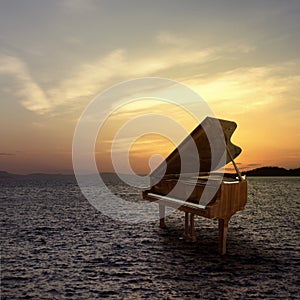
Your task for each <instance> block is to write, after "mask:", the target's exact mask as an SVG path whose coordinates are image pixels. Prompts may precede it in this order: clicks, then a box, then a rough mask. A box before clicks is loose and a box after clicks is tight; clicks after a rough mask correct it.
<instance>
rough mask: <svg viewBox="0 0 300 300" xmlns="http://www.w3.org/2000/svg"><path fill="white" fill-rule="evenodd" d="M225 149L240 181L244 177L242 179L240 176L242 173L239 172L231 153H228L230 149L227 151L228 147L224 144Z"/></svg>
mask: <svg viewBox="0 0 300 300" xmlns="http://www.w3.org/2000/svg"><path fill="white" fill-rule="evenodd" d="M226 150H227V153H228V155H229V157H230V159H231V162H232V164H233V166H234V168H235V171H236V173H237V175H238V177H239V180H240V181H243V180H244V179H243V177H242V175H241V173H240V171H239V169H238V167H237V166H236V164H235V162H234V159H233V157H232V155H231V153H230V151H229V149H228V147H227V146H226Z"/></svg>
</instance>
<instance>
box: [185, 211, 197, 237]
mask: <svg viewBox="0 0 300 300" xmlns="http://www.w3.org/2000/svg"><path fill="white" fill-rule="evenodd" d="M194 217H195V215H194V214H189V213H188V212H186V213H185V218H184V238H185V240H186V241H192V242H196V241H197V238H196V235H195V220H194Z"/></svg>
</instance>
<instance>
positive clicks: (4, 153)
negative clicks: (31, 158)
mask: <svg viewBox="0 0 300 300" xmlns="http://www.w3.org/2000/svg"><path fill="white" fill-rule="evenodd" d="M14 155H16V154H15V153H10V152H0V156H14Z"/></svg>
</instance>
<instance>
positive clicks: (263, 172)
mask: <svg viewBox="0 0 300 300" xmlns="http://www.w3.org/2000/svg"><path fill="white" fill-rule="evenodd" d="M242 174H243V175H246V176H250V177H251V176H300V168H296V169H289V170H288V169H285V168H279V167H262V168H257V169H254V170H250V171H246V172H242ZM87 176H91V177H93V176H94V175H87ZM126 176H129V177H130V175H126ZM67 177H68V178H69V179H72V180H75V175H64V174H45V173H34V174H28V175H20V174H13V173H8V172H6V171H0V180H9V179H17V180H27V179H29V180H30V179H42V180H59V179H60V178H67ZM101 177H102V179H103V181H104V182H105V183H111V184H118V183H120V182H122V180H121V179H120V178H119V177H118V175H117V174H115V173H102V174H101Z"/></svg>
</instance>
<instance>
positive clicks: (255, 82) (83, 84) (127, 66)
mask: <svg viewBox="0 0 300 300" xmlns="http://www.w3.org/2000/svg"><path fill="white" fill-rule="evenodd" d="M157 38H158V39H159V40H160V42H164V43H169V44H170V43H171V44H172V43H183V39H181V38H179V37H176V36H174V35H171V34H169V33H167V32H162V33H160V34H159V35H158V37H157ZM225 48H226V49H220V48H207V49H202V50H195V49H193V47H169V48H168V51H166V50H163V51H161V52H160V53H159V54H156V55H154V54H152V53H150V54H148V55H145V56H143V57H132V56H131V55H129V53H128V52H127V51H126V50H124V49H115V50H113V51H111V52H109V53H107V54H106V55H103V56H101V57H99V58H97V59H94V60H91V61H89V62H84V63H81V64H79V65H78V66H76V67H74V68H73V70H71V71H70V75H69V77H68V78H65V79H63V80H61V81H60V83H58V84H57V85H56V86H52V87H49V88H47V89H43V88H42V87H41V86H40V85H39V83H38V81H37V80H36V79H35V78H33V76H32V75H31V73H30V69H29V67H28V66H27V64H26V63H25V62H24V61H22V60H21V59H20V58H17V57H12V56H7V55H2V56H0V74H9V75H14V76H15V77H16V78H17V79H18V81H19V82H20V89H19V90H18V91H16V92H15V93H16V96H17V97H19V99H20V102H21V104H22V105H23V106H24V107H25V108H26V109H28V110H31V111H34V112H36V113H38V114H45V113H49V112H50V113H53V112H54V111H57V110H58V109H59V107H60V106H62V105H69V106H70V107H78V106H80V107H82V106H83V105H85V104H86V103H87V102H88V101H89V100H90V99H91V98H92V97H94V96H95V95H96V94H97V93H98V92H100V91H101V90H103V89H104V88H106V87H108V86H110V85H111V84H114V83H116V82H120V81H122V80H127V79H132V78H136V77H144V76H157V75H158V74H160V73H162V72H164V71H166V70H170V69H172V68H174V67H178V68H182V67H186V66H195V65H201V64H207V63H209V62H212V61H216V60H218V59H221V58H222V55H223V56H224V55H226V53H229V52H233V51H237V53H247V52H249V51H253V50H254V48H253V47H251V46H247V45H244V44H242V43H237V44H236V45H231V46H230V45H229V46H228V45H227V46H226V47H225ZM287 69H288V66H287V65H281V66H277V65H271V66H262V67H251V68H237V69H234V70H230V71H226V72H223V73H217V74H215V75H214V76H210V77H207V78H206V77H204V76H203V74H200V75H198V76H196V77H194V78H184V79H182V80H181V79H180V78H179V77H178V79H179V80H180V81H181V82H184V83H187V84H188V85H189V86H191V87H192V88H194V89H195V91H198V92H199V94H200V95H201V96H203V97H204V99H207V100H209V103H215V104H217V105H218V106H219V107H220V108H221V107H226V106H228V103H229V100H230V105H233V103H234V107H235V109H236V110H237V111H240V112H241V111H244V110H245V109H246V110H247V109H251V107H257V106H260V105H265V104H267V103H270V102H272V101H273V100H274V99H275V98H276V97H277V98H278V95H283V94H284V93H286V92H287V90H289V89H291V90H293V89H295V86H296V83H297V82H299V75H290V76H280V72H281V73H283V74H284V72H287ZM175 77H176V76H175ZM174 79H176V78H174ZM249 99H251V101H249ZM245 102H247V104H246V105H245Z"/></svg>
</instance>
